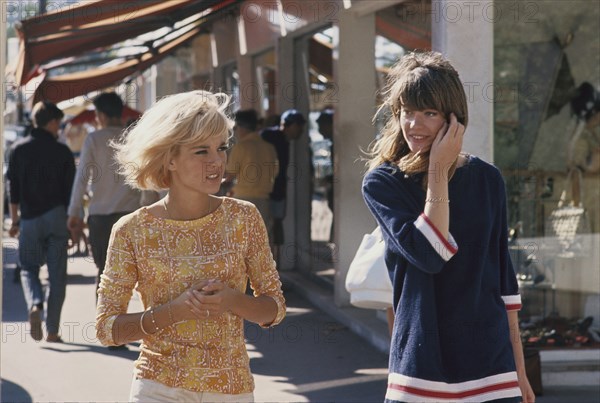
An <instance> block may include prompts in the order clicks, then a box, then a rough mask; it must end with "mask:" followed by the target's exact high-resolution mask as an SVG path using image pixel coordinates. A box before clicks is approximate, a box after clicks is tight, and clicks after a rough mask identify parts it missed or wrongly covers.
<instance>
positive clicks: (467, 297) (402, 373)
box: [363, 156, 521, 402]
mask: <svg viewBox="0 0 600 403" xmlns="http://www.w3.org/2000/svg"><path fill="white" fill-rule="evenodd" d="M422 178H423V175H415V176H410V177H409V176H406V175H405V174H404V173H403V172H401V171H400V169H399V168H398V167H397V166H395V165H391V164H382V165H381V166H379V167H377V168H375V169H374V170H372V171H370V172H369V173H368V174H367V175H366V176H365V178H364V182H363V195H364V198H365V201H366V203H367V206H368V207H369V209H370V210H371V212H372V213H373V215H374V216H375V219H376V220H377V222H378V224H379V225H380V227H381V229H382V232H383V237H384V239H385V242H386V246H387V252H386V256H385V258H386V264H387V267H388V270H389V271H390V276H391V278H392V283H393V285H394V307H395V323H394V332H393V335H392V344H391V351H390V375H389V381H388V391H387V394H386V401H388V402H396V401H403V402H417V401H418V402H423V401H436V402H437V401H461V400H465V401H486V400H493V399H500V398H509V397H514V396H520V390H519V388H518V383H517V375H516V372H515V363H514V358H513V352H512V345H511V342H510V338H509V336H510V335H509V327H508V318H507V310H518V309H520V307H521V299H520V296H519V294H518V285H517V281H516V276H515V273H514V270H513V267H512V263H511V261H510V258H509V254H508V234H507V232H508V228H507V220H506V197H505V186H504V181H503V179H502V176H501V175H500V172H499V171H498V170H497V168H495V167H494V166H492V165H490V164H488V163H486V162H484V161H482V160H480V159H478V158H476V157H473V156H469V157H468V159H467V163H466V164H465V165H464V166H462V167H460V168H458V169H457V170H456V173H455V174H454V176H453V177H452V179H451V180H450V183H449V185H448V192H449V199H450V227H449V230H450V235H449V237H448V238H449V239H443V238H442V237H441V234H440V232H439V231H438V230H437V229H436V228H435V226H434V225H433V223H432V222H431V221H429V219H428V218H427V217H426V216H425V214H424V213H423V210H424V206H425V195H426V193H425V190H424V189H423V187H422V184H421V180H422ZM429 399H430V400H429Z"/></svg>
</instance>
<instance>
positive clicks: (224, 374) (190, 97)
mask: <svg viewBox="0 0 600 403" xmlns="http://www.w3.org/2000/svg"><path fill="white" fill-rule="evenodd" d="M229 99H230V98H229V96H228V95H226V94H212V93H210V92H206V91H191V92H186V93H181V94H176V95H171V96H168V97H165V98H163V99H161V100H160V101H158V102H157V103H156V104H154V106H152V107H151V108H150V109H149V110H148V111H146V112H145V113H144V115H143V116H142V118H141V120H140V121H139V122H138V123H137V125H136V126H135V127H133V128H132V129H131V130H130V131H129V132H128V133H127V135H126V137H125V138H124V139H123V140H122V141H121V142H120V143H119V144H115V147H116V148H117V161H118V162H119V166H120V169H119V172H120V173H121V174H122V175H124V176H125V177H126V178H127V180H128V183H130V184H131V185H132V186H136V187H138V188H139V189H152V190H161V189H168V194H167V195H166V196H165V197H164V198H163V199H161V200H160V201H158V202H156V203H154V204H152V205H150V206H148V207H142V208H140V209H138V210H136V211H135V212H133V213H131V214H129V215H126V216H125V217H123V218H121V219H120V220H119V221H118V222H117V223H116V224H115V225H114V227H113V231H112V234H111V240H110V246H109V251H108V257H107V262H106V268H105V270H104V273H103V274H102V277H101V281H100V288H99V290H98V305H97V317H96V334H97V337H98V339H99V340H100V341H101V342H102V344H104V345H119V344H125V343H128V342H131V341H136V340H142V344H141V351H140V356H139V358H138V360H137V361H136V362H135V376H134V379H133V382H132V386H131V393H130V396H129V401H130V402H147V401H155V402H156V401H161V402H163V401H164V402H167V401H168V402H171V401H180V402H188V401H207V402H252V401H253V400H254V398H253V390H254V380H253V377H252V374H251V372H250V366H249V357H248V354H247V352H246V345H245V342H244V320H247V321H250V322H254V323H258V324H260V325H262V326H265V327H269V326H273V325H276V324H278V323H279V322H280V321H281V320H282V319H283V317H284V316H285V310H286V308H285V300H284V298H283V293H282V292H281V282H280V280H279V275H278V273H277V270H276V268H275V262H274V261H273V258H272V256H271V252H270V249H269V240H268V238H267V231H266V228H265V225H264V221H263V219H262V218H261V216H260V213H259V212H258V210H257V209H256V207H255V206H254V205H253V204H251V203H248V202H246V201H242V200H237V199H233V198H229V197H218V196H214V194H215V193H217V192H218V191H219V189H220V187H221V181H222V178H223V175H224V174H225V166H226V164H227V150H228V148H229V140H230V130H231V127H232V125H233V124H232V123H233V122H232V121H231V120H230V119H229V118H228V117H227V115H226V114H225V112H224V111H225V110H226V109H227V105H228V103H229ZM248 280H249V281H250V287H251V288H252V289H253V291H254V294H253V295H248V294H246V293H245V291H246V285H247V282H248ZM134 289H135V290H137V291H138V293H139V294H140V297H141V302H142V305H143V307H144V310H143V311H142V312H134V313H127V304H128V302H129V299H130V298H131V295H132V292H133V290H134Z"/></svg>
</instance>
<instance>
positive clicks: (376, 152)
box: [366, 52, 469, 180]
mask: <svg viewBox="0 0 600 403" xmlns="http://www.w3.org/2000/svg"><path fill="white" fill-rule="evenodd" d="M383 95H384V98H385V100H384V102H383V104H382V105H381V106H380V107H379V109H378V111H377V113H376V115H375V118H377V116H378V115H379V114H380V113H382V112H383V111H385V110H389V111H391V116H389V117H388V119H387V122H386V124H385V126H384V128H383V130H382V132H381V136H380V137H379V138H378V139H376V140H375V141H374V142H373V143H371V145H370V146H369V150H368V151H367V154H368V159H367V163H366V165H367V170H371V169H374V168H376V167H377V166H379V165H381V164H382V163H384V162H390V163H395V164H398V166H399V167H400V169H401V170H402V171H403V172H404V173H406V174H409V175H412V174H416V173H420V172H426V171H427V169H428V167H429V152H425V153H413V152H411V151H410V149H409V147H408V144H407V143H406V140H405V139H404V134H403V132H402V127H401V126H400V119H399V117H400V110H401V108H402V106H405V107H410V108H411V109H414V110H424V109H435V110H437V111H440V112H442V113H443V114H444V115H445V116H446V117H448V116H450V113H454V114H455V115H456V118H457V120H458V122H460V123H462V124H463V125H464V126H465V127H466V126H467V123H468V120H469V117H468V107H467V97H466V94H465V90H464V88H463V85H462V83H461V81H460V78H459V76H458V72H457V71H456V70H455V69H454V67H452V65H451V64H450V62H449V61H447V60H446V59H444V57H443V56H442V55H441V54H440V53H438V52H422V53H416V52H413V53H409V54H408V55H406V56H405V57H403V58H402V59H400V61H398V62H397V63H396V64H395V65H394V66H393V67H392V69H391V70H390V73H389V75H388V81H387V85H386V88H385V89H384V92H383ZM375 118H374V119H375ZM455 165H456V164H454V166H453V167H452V168H451V171H450V177H451V175H452V173H453V172H454V169H455ZM424 179H425V180H426V179H427V176H425V178H424Z"/></svg>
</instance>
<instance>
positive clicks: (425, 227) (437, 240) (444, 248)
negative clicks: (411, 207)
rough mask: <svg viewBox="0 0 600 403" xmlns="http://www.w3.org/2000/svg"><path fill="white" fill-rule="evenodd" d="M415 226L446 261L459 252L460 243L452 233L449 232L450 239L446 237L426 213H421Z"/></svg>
mask: <svg viewBox="0 0 600 403" xmlns="http://www.w3.org/2000/svg"><path fill="white" fill-rule="evenodd" d="M415 227H416V228H417V229H418V230H419V231H420V232H421V233H422V234H423V235H424V236H425V238H426V239H427V241H429V243H430V244H431V246H432V247H433V248H434V249H435V250H436V251H437V253H438V254H439V255H440V256H441V258H442V259H444V261H446V262H447V261H448V260H450V259H451V258H452V256H454V255H456V252H458V245H457V244H456V241H455V240H454V238H453V237H452V234H450V233H448V239H445V238H444V237H443V236H442V234H441V233H440V231H439V230H438V229H437V228H436V227H435V225H433V223H432V222H431V220H429V218H428V217H427V216H426V215H425V214H421V215H420V216H419V218H417V220H416V221H415Z"/></svg>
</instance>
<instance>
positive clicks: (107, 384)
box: [1, 238, 387, 402]
mask: <svg viewBox="0 0 600 403" xmlns="http://www.w3.org/2000/svg"><path fill="white" fill-rule="evenodd" d="M15 247H16V241H15V240H13V239H8V238H7V239H4V270H3V278H4V281H3V323H2V355H1V376H2V391H1V398H2V399H1V400H2V402H34V401H35V402H47V401H59V402H63V401H78V402H90V401H117V402H122V401H126V400H127V398H128V393H129V386H130V382H131V376H132V369H133V361H134V360H135V359H136V357H137V355H138V352H139V345H136V344H130V345H128V348H129V349H128V350H122V351H109V350H108V349H107V348H106V347H103V346H101V345H100V343H99V342H98V341H97V340H96V339H95V330H94V316H95V307H94V304H95V298H94V276H95V272H96V269H95V267H94V265H93V263H92V261H91V257H88V258H82V257H78V258H70V260H69V269H68V273H69V282H68V286H67V298H66V301H65V304H64V307H63V314H62V319H61V321H62V326H63V327H62V330H61V331H62V337H63V340H64V341H65V343H64V344H56V343H54V344H53V343H47V342H45V341H41V342H35V341H34V340H33V339H32V338H31V337H30V336H29V324H28V322H27V314H26V308H25V300H24V298H23V293H22V291H21V287H20V285H19V284H17V283H14V282H13V272H14V267H15V264H14V263H15V258H16V252H15ZM42 272H43V273H45V270H42ZM285 296H286V299H287V305H288V313H287V317H286V319H285V320H284V321H283V322H282V323H281V324H280V325H279V326H276V327H274V328H271V329H261V328H260V327H259V326H257V325H254V324H249V323H247V324H246V338H247V346H248V352H249V355H250V358H251V360H250V365H251V368H252V372H253V374H254V378H255V382H256V389H255V392H254V395H255V399H256V401H257V402H309V401H310V402H381V401H383V397H384V394H385V387H386V377H387V356H385V355H384V354H382V353H380V352H378V351H377V350H376V349H375V348H373V347H372V346H371V345H369V344H368V343H367V342H365V341H364V340H363V339H361V338H359V337H358V336H356V335H355V334H354V333H352V332H351V331H350V330H349V329H348V328H347V327H345V326H343V325H340V324H339V323H338V322H336V321H335V320H334V319H333V318H331V317H330V316H328V315H326V314H324V313H322V312H320V311H319V310H318V309H316V308H314V307H313V306H312V305H310V304H309V303H308V302H306V301H305V300H304V299H303V298H302V297H300V296H299V295H298V293H296V292H294V290H293V288H292V289H291V290H290V291H286V293H285ZM129 309H130V310H131V311H136V310H140V309H141V308H140V302H139V300H138V299H137V296H136V295H135V294H134V298H133V299H132V301H131V303H130V307H129Z"/></svg>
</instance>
